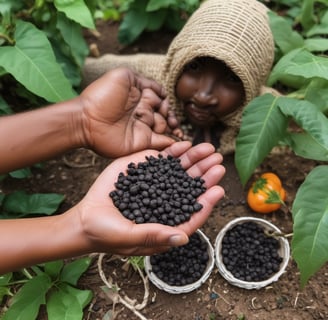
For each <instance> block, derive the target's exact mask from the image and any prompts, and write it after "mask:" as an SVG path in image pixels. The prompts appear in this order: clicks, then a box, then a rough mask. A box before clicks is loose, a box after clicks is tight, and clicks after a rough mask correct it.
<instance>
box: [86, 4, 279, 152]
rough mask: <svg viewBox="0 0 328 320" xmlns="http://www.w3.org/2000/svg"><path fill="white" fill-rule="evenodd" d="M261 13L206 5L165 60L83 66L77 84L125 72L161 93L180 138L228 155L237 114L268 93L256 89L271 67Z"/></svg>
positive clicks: (148, 57) (111, 60) (109, 59)
mask: <svg viewBox="0 0 328 320" xmlns="http://www.w3.org/2000/svg"><path fill="white" fill-rule="evenodd" d="M268 10H269V9H268V8H267V7H266V6H264V5H263V4H262V3H260V2H258V1H256V0H206V1H204V2H203V3H202V4H201V5H200V7H199V8H198V9H197V10H196V11H195V12H194V13H193V14H192V16H191V17H190V18H189V19H188V21H187V23H186V24H185V26H184V27H183V29H182V30H181V31H180V33H179V34H178V35H177V36H176V37H175V38H174V39H173V41H172V43H171V44H170V46H169V48H168V52H167V54H166V55H160V54H135V55H121V56H120V55H113V54H106V55H104V56H102V57H100V58H87V59H86V63H85V67H84V70H83V81H84V83H85V84H88V83H90V82H91V81H93V80H95V79H96V78H98V77H100V76H101V75H102V74H103V73H105V72H106V71H108V70H110V69H113V68H115V67H118V66H128V67H130V68H133V69H134V70H136V71H137V72H140V73H142V74H143V75H145V76H147V77H150V78H153V79H155V80H156V81H158V82H160V83H161V84H162V85H164V87H165V88H166V91H167V94H168V97H169V102H170V104H171V106H172V109H173V110H174V111H175V114H176V116H177V117H178V119H179V120H180V123H181V126H182V129H183V131H184V133H185V138H187V139H188V138H189V139H191V140H193V141H194V144H196V143H200V142H202V141H208V142H212V144H213V145H214V146H215V147H216V148H217V151H218V152H221V153H222V154H228V153H231V152H233V151H234V149H235V138H236V136H237V134H238V131H239V127H240V123H241V115H242V112H243V107H244V106H245V105H246V104H248V103H249V102H250V101H251V100H252V99H253V98H255V97H256V96H258V95H259V94H262V93H263V92H266V91H269V92H270V90H271V89H269V88H265V87H264V84H265V82H266V79H267V77H268V75H269V72H270V70H271V67H272V64H273V59H274V41H273V36H272V33H271V30H270V26H269V20H268V15H267V13H268Z"/></svg>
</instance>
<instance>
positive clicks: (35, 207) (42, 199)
mask: <svg viewBox="0 0 328 320" xmlns="http://www.w3.org/2000/svg"><path fill="white" fill-rule="evenodd" d="M63 200H64V196H63V195H61V194H56V193H44V194H41V193H34V194H27V193H26V192H25V191H16V192H13V193H11V194H9V195H7V196H6V198H5V200H4V202H3V210H5V211H7V212H10V213H18V214H21V215H28V214H46V215H50V214H52V213H54V212H55V211H56V210H57V209H58V206H59V205H60V203H61V202H62V201H63Z"/></svg>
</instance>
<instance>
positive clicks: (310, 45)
mask: <svg viewBox="0 0 328 320" xmlns="http://www.w3.org/2000/svg"><path fill="white" fill-rule="evenodd" d="M304 48H305V49H307V50H309V51H310V52H313V51H315V52H324V51H327V50H328V39H322V38H318V39H306V40H305V41H304Z"/></svg>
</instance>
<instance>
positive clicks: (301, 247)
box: [235, 1, 328, 286]
mask: <svg viewBox="0 0 328 320" xmlns="http://www.w3.org/2000/svg"><path fill="white" fill-rule="evenodd" d="M284 5H286V3H285V4H284ZM284 10H285V11H284V12H285V13H284V15H282V16H279V15H277V14H276V13H274V12H271V13H270V14H269V15H270V24H271V28H272V31H273V34H274V39H275V44H276V61H275V65H274V67H273V70H272V72H271V74H270V77H269V80H268V85H269V86H276V87H278V88H279V89H281V90H283V91H284V95H282V96H274V95H272V94H266V95H263V96H260V97H257V98H255V99H254V100H253V101H251V103H249V105H248V106H247V107H246V108H245V112H244V114H243V119H242V125H241V128H240V132H239V135H238V137H237V142H236V154H235V162H236V167H237V170H238V172H239V175H240V178H241V181H242V183H243V184H244V185H245V184H246V182H247V181H248V179H249V178H250V176H251V175H252V173H253V172H254V170H255V169H256V167H258V166H259V165H260V164H261V163H262V161H263V160H264V159H265V157H266V156H267V155H268V154H269V153H270V152H271V150H272V148H273V147H275V146H278V145H286V146H289V147H290V148H291V149H292V150H293V151H294V152H295V154H296V155H298V156H300V157H304V158H307V159H313V160H316V161H317V162H318V163H322V165H320V166H317V167H315V168H314V169H313V170H312V171H311V172H310V173H309V174H308V175H307V177H306V179H305V181H304V182H303V184H302V185H301V187H300V188H299V190H298V192H297V194H296V197H295V199H294V203H293V205H292V209H291V211H292V215H293V240H292V255H293V258H294V259H295V261H296V262H297V264H298V267H299V269H300V272H301V286H304V285H305V284H306V282H307V281H308V279H309V278H310V277H311V276H312V275H313V274H314V273H315V272H317V271H318V270H319V269H320V268H321V266H322V265H323V264H324V263H325V262H327V261H328V246H327V244H326V241H325V239H326V234H327V232H328V224H327V223H326V221H327V216H328V197H327V190H328V183H327V181H328V166H327V165H324V163H325V162H327V161H328V119H327V114H328V59H327V56H326V55H325V52H326V51H327V50H328V39H327V35H328V4H327V3H325V2H322V1H297V6H296V1H294V7H293V8H292V9H290V10H286V8H284Z"/></svg>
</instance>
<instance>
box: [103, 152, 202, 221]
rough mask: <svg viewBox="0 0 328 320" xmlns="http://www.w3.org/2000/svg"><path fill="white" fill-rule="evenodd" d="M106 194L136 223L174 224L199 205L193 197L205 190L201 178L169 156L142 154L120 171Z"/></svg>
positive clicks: (189, 215) (186, 219)
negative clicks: (124, 170)
mask: <svg viewBox="0 0 328 320" xmlns="http://www.w3.org/2000/svg"><path fill="white" fill-rule="evenodd" d="M115 188H116V189H115V190H114V191H111V192H110V194H109V196H110V197H111V198H112V200H113V202H114V205H115V206H116V207H117V208H118V209H119V210H120V212H121V213H122V214H123V216H124V217H126V218H128V219H130V220H132V221H135V222H136V223H149V222H150V223H161V224H165V225H169V226H176V225H178V224H180V223H183V222H185V221H188V220H189V219H190V217H191V215H192V214H193V213H195V212H197V211H199V210H201V209H202V205H201V204H200V203H199V202H197V198H198V197H199V196H200V195H201V194H202V193H204V192H205V190H206V187H205V186H204V180H203V179H201V178H200V177H196V178H192V177H191V176H189V175H188V173H187V172H186V171H185V170H184V169H183V168H182V166H181V164H180V159H177V158H174V157H172V156H168V157H166V158H165V157H164V156H163V155H161V154H159V155H158V157H157V158H156V157H154V156H150V157H146V161H144V162H140V163H138V164H135V163H130V164H129V165H128V168H127V174H126V175H125V174H124V173H123V172H121V173H120V174H119V176H118V179H117V182H116V183H115Z"/></svg>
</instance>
